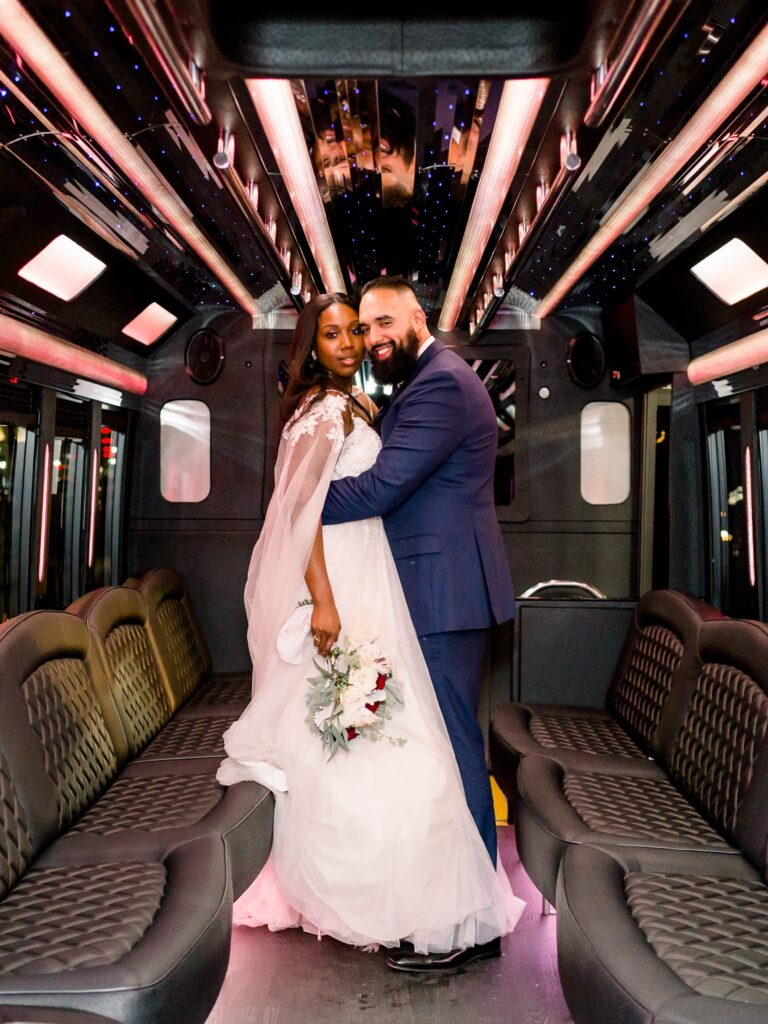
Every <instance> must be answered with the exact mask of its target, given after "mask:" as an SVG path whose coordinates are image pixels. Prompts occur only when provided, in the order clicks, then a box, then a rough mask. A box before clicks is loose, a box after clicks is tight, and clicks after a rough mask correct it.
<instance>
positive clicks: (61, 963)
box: [0, 835, 232, 1024]
mask: <svg viewBox="0 0 768 1024" xmlns="http://www.w3.org/2000/svg"><path fill="white" fill-rule="evenodd" d="M100 842H101V847H100V850H99V851H98V852H97V851H96V850H95V849H93V848H92V849H90V850H86V849H85V847H78V844H77V842H75V843H70V842H67V841H65V840H59V841H57V842H56V843H54V844H53V846H52V847H51V848H50V849H49V850H47V851H46V853H45V854H44V855H43V857H41V858H40V861H39V863H37V864H35V866H34V867H33V868H32V869H31V870H30V871H29V872H28V873H27V875H26V876H25V877H24V878H22V880H21V881H20V882H19V884H18V886H16V887H15V889H14V890H13V891H12V892H11V893H10V895H9V896H8V897H7V898H6V899H5V900H3V902H2V903H0V1004H4V1005H12V1004H17V1003H18V1004H20V1005H22V1006H32V1005H40V1006H45V1005H53V1006H55V1007H59V1008H62V1009H70V1010H83V1011H86V1012H93V1013H96V1014H99V1013H101V1014H103V1015H104V1016H106V1017H108V1018H110V1019H112V1020H115V1021H120V1022H121V1024H147V1021H154V1020H158V1021H159V1020H163V1021H168V1022H173V1024H176V1022H179V1024H180V1022H182V1021H184V1022H189V1024H203V1022H204V1021H205V1020H206V1017H207V1015H208V1013H209V1012H210V1009H211V1007H212V1005H213V1003H214V1001H215V999H216V995H217V993H218V990H219V987H220V985H221V982H222V981H223V977H224V974H225V972H226V966H227V960H228V956H229V936H230V923H231V906H232V904H231V889H230V879H229V870H228V863H227V857H226V852H225V848H224V842H223V840H222V839H221V837H219V836H213V835H208V836H201V837H199V838H198V839H195V840H192V841H190V842H186V843H183V844H181V845H178V846H175V845H173V844H172V845H171V846H170V847H168V845H167V844H166V845H165V847H164V846H163V844H162V843H161V842H158V840H157V839H156V838H153V837H147V838H146V840H145V842H144V844H143V846H142V847H139V846H138V845H135V846H134V848H133V849H132V850H131V852H130V855H129V856H124V855H123V851H122V849H121V845H120V843H119V842H115V841H114V840H110V839H102V840H101V841H100Z"/></svg>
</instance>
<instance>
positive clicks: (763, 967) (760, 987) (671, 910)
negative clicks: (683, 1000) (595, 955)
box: [624, 871, 768, 1006]
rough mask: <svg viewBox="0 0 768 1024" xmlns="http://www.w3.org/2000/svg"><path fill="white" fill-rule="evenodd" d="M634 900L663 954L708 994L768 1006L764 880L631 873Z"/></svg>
mask: <svg viewBox="0 0 768 1024" xmlns="http://www.w3.org/2000/svg"><path fill="white" fill-rule="evenodd" d="M624 886H625V890H626V894H627V904H628V906H629V909H630V912H631V913H632V916H633V917H634V919H635V921H636V922H637V926H638V928H639V929H640V931H641V932H642V933H643V935H644V936H645V937H646V939H647V940H648V942H649V944H650V945H651V947H652V948H653V950H654V952H655V953H656V955H657V956H658V957H659V959H660V960H662V961H663V962H664V963H665V964H667V965H668V966H669V967H671V968H672V970H673V971H674V972H675V974H677V975H678V977H679V978H680V979H681V980H682V981H684V982H685V984H686V985H688V986H689V988H692V989H694V991H696V992H699V993H701V994H702V995H708V996H717V997H718V998H720V999H734V1000H736V1001H737V1002H743V1003H755V1004H758V1005H763V1006H768V889H767V888H766V886H765V884H764V883H763V882H762V881H758V880H756V879H745V878H716V877H713V876H711V875H690V874H689V875H675V874H664V873H661V872H659V873H653V874H649V873H644V872H641V871H635V872H630V873H628V874H627V875H626V877H625V879H624Z"/></svg>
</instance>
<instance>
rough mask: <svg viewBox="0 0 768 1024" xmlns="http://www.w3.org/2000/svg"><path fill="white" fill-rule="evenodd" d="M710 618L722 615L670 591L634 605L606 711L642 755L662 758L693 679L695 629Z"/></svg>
mask: <svg viewBox="0 0 768 1024" xmlns="http://www.w3.org/2000/svg"><path fill="white" fill-rule="evenodd" d="M710 618H722V614H721V613H720V612H718V611H717V610H716V609H714V608H712V607H711V606H710V605H708V604H706V603H705V602H704V601H699V600H697V599H695V598H691V597H688V595H686V594H681V593H679V592H678V591H675V590H651V591H649V592H648V593H647V594H645V595H644V596H643V597H642V598H641V599H640V601H639V602H638V605H637V608H636V609H635V615H634V618H633V622H632V625H631V626H630V630H629V634H628V636H627V641H626V644H625V646H624V650H623V652H622V656H621V658H620V660H619V664H618V666H617V669H616V673H615V674H614V678H613V681H612V682H611V686H610V689H609V691H608V697H607V705H608V709H609V710H610V711H611V713H612V714H613V716H614V717H615V718H616V719H617V720H618V721H619V722H620V723H621V725H622V726H623V727H624V729H625V730H626V731H627V732H628V733H629V735H630V736H631V737H632V738H633V739H634V740H635V742H636V743H637V745H638V746H639V747H640V749H641V750H643V751H644V752H645V753H648V754H654V755H659V754H660V753H662V751H663V750H664V748H665V747H668V746H669V742H670V740H671V739H672V738H673V735H674V733H675V732H676V730H677V727H678V726H679V717H680V714H681V711H682V707H683V706H684V704H685V702H686V700H687V697H688V695H689V693H690V690H691V687H692V685H693V683H694V681H695V679H696V677H697V673H698V654H697V651H698V634H699V629H700V628H701V624H702V622H704V621H706V620H708V619H710ZM673 691H674V692H673Z"/></svg>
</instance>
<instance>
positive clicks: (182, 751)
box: [138, 715, 236, 761]
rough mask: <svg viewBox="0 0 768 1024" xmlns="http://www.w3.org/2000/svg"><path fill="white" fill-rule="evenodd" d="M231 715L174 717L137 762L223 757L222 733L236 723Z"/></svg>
mask: <svg viewBox="0 0 768 1024" xmlns="http://www.w3.org/2000/svg"><path fill="white" fill-rule="evenodd" d="M235 717H236V716H234V715H228V716H220V715H206V716H204V717H200V718H197V717H194V718H181V717H175V718H173V719H172V720H171V721H170V722H168V724H167V725H166V726H165V727H164V728H163V729H162V730H161V732H160V733H159V734H158V735H157V736H156V737H155V738H154V740H152V742H151V743H150V744H149V746H148V747H146V748H145V749H144V750H143V751H142V752H141V754H140V755H139V758H138V760H140V761H153V760H158V759H160V760H164V759H167V758H176V757H213V756H221V757H224V756H225V754H224V739H223V736H224V733H225V731H226V730H227V729H228V728H229V726H230V725H231V724H232V722H233V721H234V720H235Z"/></svg>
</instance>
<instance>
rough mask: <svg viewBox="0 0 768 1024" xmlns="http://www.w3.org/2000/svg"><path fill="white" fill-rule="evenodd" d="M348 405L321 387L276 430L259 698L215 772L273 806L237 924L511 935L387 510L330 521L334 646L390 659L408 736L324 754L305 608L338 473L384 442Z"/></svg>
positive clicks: (500, 876)
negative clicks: (337, 628) (262, 860)
mask: <svg viewBox="0 0 768 1024" xmlns="http://www.w3.org/2000/svg"><path fill="white" fill-rule="evenodd" d="M347 407H348V403H347V400H346V398H344V397H343V396H342V395H339V394H337V393H335V392H332V393H328V394H326V395H325V396H324V397H322V398H321V399H320V400H318V401H316V402H315V404H314V405H312V406H311V407H310V408H309V409H308V410H307V411H305V412H303V414H302V415H300V416H299V417H298V418H294V419H293V420H292V421H291V423H289V425H288V426H287V427H286V429H285V430H284V431H283V435H282V438H281V443H280V449H279V452H278V459H277V466H276V469H275V491H274V494H273V497H272V500H271V502H270V505H269V509H268V511H267V516H266V520H265V523H264V528H263V530H262V533H261V537H260V539H259V541H258V543H257V545H256V548H255V550H254V553H253V557H252V560H251V565H250V569H249V573H248V582H247V585H246V591H245V601H246V608H247V611H248V644H249V648H250V652H251V657H252V659H253V667H254V672H253V680H254V686H253V699H252V701H251V703H250V704H249V706H248V708H247V709H246V710H245V712H244V713H243V714H242V716H241V717H240V719H239V720H238V721H237V722H235V723H234V724H233V725H232V726H231V727H230V728H229V729H228V730H227V732H226V733H225V737H224V740H225V747H226V752H227V754H228V757H227V758H226V760H224V761H223V762H222V765H221V767H220V768H219V772H218V779H219V781H220V782H221V783H223V784H224V785H230V784H232V783H235V782H238V781H240V780H244V779H254V780H256V781H257V782H260V783H262V784H263V785H264V786H267V787H268V788H269V789H271V790H272V791H273V792H274V794H275V804H276V806H275V832H274V841H273V848H272V855H271V856H270V860H269V862H268V864H267V866H266V867H265V869H264V871H262V873H261V874H260V875H259V877H258V878H257V879H256V881H255V882H254V883H253V885H252V886H251V888H250V889H249V890H248V891H247V892H246V893H244V894H243V896H242V897H241V898H240V899H239V900H238V901H237V903H236V905H235V922H236V923H240V924H249V925H253V926H256V925H263V924H266V925H269V926H270V927H272V928H285V927H290V926H296V925H301V926H302V927H304V928H305V929H306V930H307V931H310V932H314V933H316V934H325V935H331V936H333V937H335V938H337V939H340V940H341V941H342V942H348V943H353V944H355V945H360V946H367V945H372V944H380V945H386V946H395V945H398V944H399V943H400V942H401V941H406V940H407V941H410V942H412V943H413V944H414V946H415V948H416V950H417V951H418V952H428V951H429V952H442V951H447V950H449V949H454V948H456V947H459V946H470V945H475V944H477V943H482V942H487V941H489V940H490V939H492V938H495V937H497V936H499V935H503V934H505V933H506V932H508V931H510V930H511V929H512V928H513V927H514V926H515V924H516V923H517V920H518V919H519V917H520V915H521V913H522V910H523V906H524V904H523V903H522V901H521V900H519V899H517V898H516V897H515V896H514V895H513V894H512V890H511V888H510V885H509V881H508V879H507V877H506V874H505V873H504V870H503V868H501V867H499V869H498V870H497V869H496V866H495V865H493V864H492V863H491V860H490V857H489V856H488V852H487V850H486V848H485V846H484V844H483V842H482V840H481V838H480V835H479V833H478V831H477V828H476V826H475V823H474V821H473V819H472V817H471V815H470V813H469V810H468V808H467V804H466V800H465V797H464V791H463V787H462V783H461V777H460V775H459V770H458V766H457V764H456V759H455V757H454V754H453V749H452V747H451V744H450V741H449V739H448V734H447V732H446V729H445V724H444V722H443V718H442V715H441V712H440V708H439V706H438V703H437V699H436V697H435V693H434V690H433V688H432V684H431V682H430V678H429V673H428V671H427V666H426V663H425V661H424V658H423V656H422V653H421V648H420V647H419V643H418V639H417V637H416V634H415V632H414V628H413V624H412V622H411V619H410V616H409V614H408V608H407V605H406V602H405V597H404V595H403V591H402V588H401V586H400V581H399V577H398V575H397V569H396V567H395V563H394V561H393V558H392V555H391V552H390V549H389V546H388V544H387V539H386V536H385V533H384V528H383V525H382V522H381V520H380V519H367V520H362V521H359V522H352V523H345V524H342V525H339V526H328V527H324V528H323V544H324V549H325V558H326V564H327V567H328V574H329V577H330V581H331V585H332V588H333V593H334V597H335V600H336V606H337V608H338V611H339V615H340V618H341V623H342V637H341V639H342V640H343V638H344V637H345V636H346V637H348V638H349V639H351V640H352V641H353V643H357V642H361V641H375V642H376V645H377V646H378V647H379V648H380V649H381V650H382V651H384V652H386V654H387V655H388V656H389V658H390V663H391V664H392V666H393V671H394V675H395V678H396V679H397V681H398V683H399V684H400V687H401V689H402V693H403V698H404V704H403V706H402V707H401V708H399V709H398V710H397V711H396V712H395V713H394V715H393V718H392V720H391V721H390V722H388V723H387V728H386V732H387V733H388V734H390V735H391V736H392V737H397V738H401V737H402V738H404V739H405V740H406V742H405V745H404V746H396V745H393V744H391V743H389V742H387V740H386V739H382V740H379V741H377V742H371V741H370V740H367V739H363V738H358V739H354V740H352V741H351V742H350V744H349V750H348V751H344V750H341V751H339V752H338V753H337V754H336V755H335V756H334V757H333V759H332V760H329V759H328V756H327V754H326V753H325V752H324V750H323V747H322V745H321V742H320V737H319V735H318V734H317V733H316V732H315V733H313V732H312V731H311V729H310V726H309V725H308V724H307V721H306V719H307V707H306V694H307V679H309V678H310V677H311V676H315V675H317V670H316V668H315V666H314V665H313V655H314V652H313V646H312V643H311V638H310V636H309V628H308V627H309V614H310V613H309V612H308V611H306V612H304V613H303V614H302V611H301V610H299V611H298V612H297V608H298V606H299V603H300V602H301V601H302V600H306V599H308V597H309V594H308V591H307V587H306V584H305V582H304V572H305V570H306V566H307V563H308V561H309V555H310V551H311V548H312V544H313V541H314V537H315V533H316V530H317V524H318V522H319V521H320V517H321V514H322V508H323V503H324V501H325V496H326V492H327V490H328V487H329V484H330V481H331V480H332V479H333V478H338V477H342V476H349V475H356V474H358V473H361V472H362V471H363V470H365V469H368V468H369V467H370V466H371V465H372V464H373V463H374V462H375V460H376V456H377V454H378V451H379V448H380V441H379V438H378V435H377V434H376V433H375V431H374V430H372V429H371V428H370V427H369V426H368V425H367V424H366V423H365V422H364V421H363V420H362V419H360V418H359V417H356V416H353V417H352V423H353V428H352V430H351V433H350V434H349V435H348V436H346V437H345V429H344V415H345V410H346V409H347ZM278 648H279V650H278ZM281 653H282V656H281Z"/></svg>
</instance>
